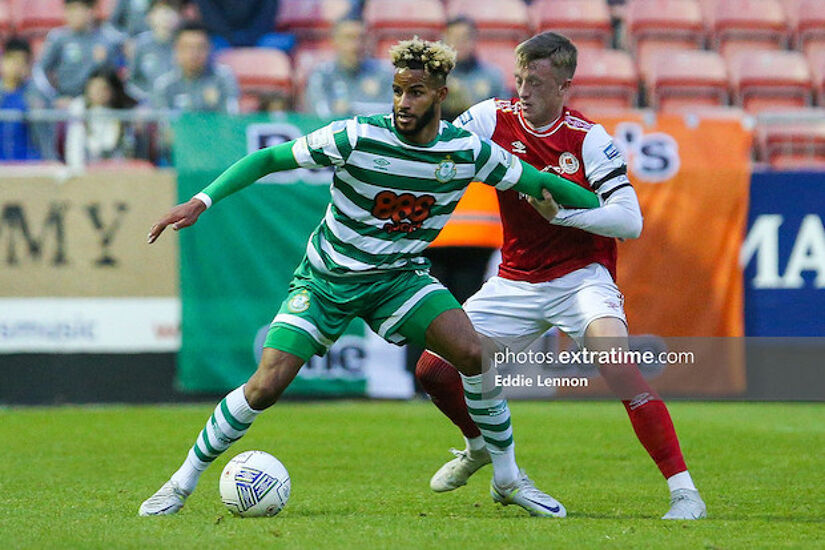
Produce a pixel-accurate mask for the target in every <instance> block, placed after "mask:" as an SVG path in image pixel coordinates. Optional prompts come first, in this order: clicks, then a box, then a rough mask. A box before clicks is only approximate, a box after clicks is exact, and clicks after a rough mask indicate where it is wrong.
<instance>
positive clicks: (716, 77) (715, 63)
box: [645, 50, 728, 111]
mask: <svg viewBox="0 0 825 550" xmlns="http://www.w3.org/2000/svg"><path fill="white" fill-rule="evenodd" d="M645 83H646V84H647V89H648V102H649V103H650V106H651V107H653V108H654V109H658V110H661V111H674V110H681V109H682V107H684V106H686V105H691V106H696V105H707V106H721V105H727V102H728V72H727V68H726V66H725V60H724V59H723V58H722V56H721V55H719V54H718V53H716V52H710V51H704V50H681V51H674V52H667V53H662V54H660V55H658V56H656V57H655V61H653V62H652V64H651V71H650V74H649V75H646V76H645Z"/></svg>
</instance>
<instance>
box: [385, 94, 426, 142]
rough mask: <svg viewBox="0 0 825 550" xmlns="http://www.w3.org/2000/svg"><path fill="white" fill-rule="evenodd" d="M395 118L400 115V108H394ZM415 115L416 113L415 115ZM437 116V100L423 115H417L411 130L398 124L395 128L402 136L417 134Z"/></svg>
mask: <svg viewBox="0 0 825 550" xmlns="http://www.w3.org/2000/svg"><path fill="white" fill-rule="evenodd" d="M392 115H393V119H394V118H395V117H397V116H398V110H397V109H393V111H392ZM413 116H414V115H413ZM434 118H435V101H433V102H432V103H430V108H429V109H427V110H426V111H424V113H423V114H422V115H421V116H416V117H415V124H414V125H413V127H412V128H410V129H409V130H402V129H401V128H399V127H398V124H396V125H395V129H396V130H398V133H399V134H401V135H402V136H412V135H415V134H417V133H418V132H420V131H421V129H422V128H423V127H424V126H426V125H427V124H429V123H430V121H432V119H434Z"/></svg>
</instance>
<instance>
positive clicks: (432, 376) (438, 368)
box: [415, 351, 481, 439]
mask: <svg viewBox="0 0 825 550" xmlns="http://www.w3.org/2000/svg"><path fill="white" fill-rule="evenodd" d="M415 377H416V378H417V379H418V382H419V383H420V384H421V387H422V388H424V390H425V391H426V392H427V393H429V394H430V398H431V399H432V400H433V403H434V404H435V406H436V407H438V408H439V409H440V410H441V412H442V413H444V415H445V416H446V417H447V418H449V419H450V420H451V421H452V423H453V424H455V425H456V426H458V428H459V429H460V430H461V433H462V434H464V437H466V438H467V439H472V438H474V437H478V436H480V435H481V432H480V431H479V429H478V426H476V425H475V422H473V419H472V418H470V413H468V412H467V403H466V402H465V401H464V388H463V386H462V385H461V376H460V375H459V374H458V371H457V370H456V369H455V367H453V366H452V365H451V364H449V363H448V362H447V361H445V360H444V359H442V358H440V357H438V356H437V355H434V354H432V353H430V352H429V351H424V353H422V354H421V357H419V358H418V363H416V365H415Z"/></svg>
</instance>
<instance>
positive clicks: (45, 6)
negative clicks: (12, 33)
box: [11, 0, 66, 36]
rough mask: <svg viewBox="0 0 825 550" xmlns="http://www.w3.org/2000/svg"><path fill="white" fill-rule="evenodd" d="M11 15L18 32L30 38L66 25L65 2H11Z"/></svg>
mask: <svg viewBox="0 0 825 550" xmlns="http://www.w3.org/2000/svg"><path fill="white" fill-rule="evenodd" d="M11 14H12V19H13V21H14V22H15V27H16V29H17V31H18V32H20V33H21V34H24V35H29V36H30V35H33V34H40V35H43V34H46V33H47V32H49V31H50V30H51V29H53V28H55V27H60V26H62V25H64V24H65V23H66V18H65V16H64V0H35V1H29V0H11Z"/></svg>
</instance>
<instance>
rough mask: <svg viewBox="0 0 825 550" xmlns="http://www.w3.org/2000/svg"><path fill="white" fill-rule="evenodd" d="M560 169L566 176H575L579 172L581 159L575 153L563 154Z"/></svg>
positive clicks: (560, 159) (560, 158)
mask: <svg viewBox="0 0 825 550" xmlns="http://www.w3.org/2000/svg"><path fill="white" fill-rule="evenodd" d="M559 169H560V170H561V171H562V172H563V173H564V174H575V173H576V172H578V171H579V159H577V158H576V155H574V154H573V153H566V152H565V153H562V154H561V156H560V157H559Z"/></svg>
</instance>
